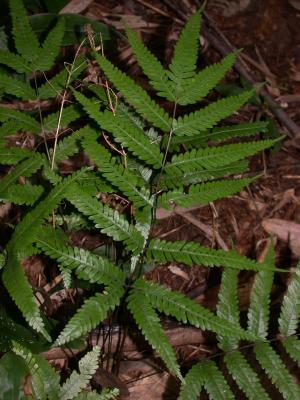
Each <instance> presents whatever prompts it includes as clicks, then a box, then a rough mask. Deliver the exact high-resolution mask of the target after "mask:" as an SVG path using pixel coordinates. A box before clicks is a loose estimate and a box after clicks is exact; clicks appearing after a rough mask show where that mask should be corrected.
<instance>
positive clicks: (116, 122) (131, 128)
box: [74, 92, 162, 168]
mask: <svg viewBox="0 0 300 400" xmlns="http://www.w3.org/2000/svg"><path fill="white" fill-rule="evenodd" d="M74 94H75V97H76V98H77V100H78V101H79V102H80V103H81V104H82V105H83V107H84V109H85V111H86V112H87V113H88V114H89V115H90V116H91V117H92V118H93V119H94V120H95V121H96V122H97V123H98V124H99V125H100V126H101V127H102V128H103V129H106V130H107V131H108V132H110V133H112V134H113V135H114V138H115V140H116V141H117V142H120V143H121V144H122V146H124V147H127V148H128V149H129V150H130V151H131V152H132V153H133V154H134V155H136V156H137V157H139V158H140V159H141V160H143V161H145V162H147V163H148V164H150V165H154V167H156V168H158V167H159V166H160V165H161V162H162V154H161V153H160V151H159V148H158V146H155V145H154V144H152V143H151V142H150V140H149V139H148V138H147V137H146V135H145V133H144V132H143V130H142V129H140V128H139V127H137V126H136V124H134V123H133V122H131V120H130V119H129V118H126V119H124V114H123V116H122V114H121V115H119V113H117V114H116V115H114V116H112V114H111V113H110V112H108V111H107V112H104V113H100V112H99V109H98V106H97V105H96V104H95V103H93V102H92V101H91V100H89V99H88V98H86V97H85V96H84V95H82V94H81V93H79V92H75V93H74Z"/></svg>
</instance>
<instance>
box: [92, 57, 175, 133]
mask: <svg viewBox="0 0 300 400" xmlns="http://www.w3.org/2000/svg"><path fill="white" fill-rule="evenodd" d="M94 55H95V58H96V61H97V62H98V64H99V65H100V67H101V68H102V69H103V71H104V73H105V75H106V76H107V77H108V78H109V79H110V80H111V81H112V83H113V84H114V85H115V86H116V87H117V89H118V90H120V91H121V93H122V94H123V96H124V97H125V98H126V100H127V101H128V103H130V104H131V105H132V107H134V108H135V109H136V110H137V111H138V113H139V114H141V115H142V116H143V117H144V118H145V119H146V120H147V121H149V122H151V123H152V124H153V125H154V126H155V127H157V128H160V129H162V130H163V131H164V132H169V131H170V130H171V126H172V119H171V118H170V116H169V115H168V114H167V113H166V111H165V110H164V109H162V108H161V107H160V106H159V105H158V104H157V103H155V101H154V100H152V99H151V97H150V96H149V95H148V93H147V92H145V91H144V90H143V89H142V88H141V87H140V86H138V85H137V84H136V83H134V81H133V80H132V79H131V78H129V77H128V76H127V75H126V74H124V73H123V72H121V71H120V70H119V69H118V68H116V67H115V66H114V65H113V64H112V63H111V62H110V61H108V60H107V59H106V58H104V57H102V56H101V55H99V54H97V53H94Z"/></svg>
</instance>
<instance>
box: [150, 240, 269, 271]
mask: <svg viewBox="0 0 300 400" xmlns="http://www.w3.org/2000/svg"><path fill="white" fill-rule="evenodd" d="M147 256H148V257H149V259H152V260H157V261H159V262H163V263H164V262H167V261H176V262H178V263H183V264H186V265H190V266H191V265H195V264H196V265H204V266H207V267H212V266H215V267H219V266H224V267H228V268H237V269H248V270H254V271H259V270H260V269H264V270H265V269H266V270H268V269H272V270H274V268H270V267H269V266H268V265H264V264H259V263H257V262H256V261H253V260H250V259H249V258H246V257H244V256H241V255H239V254H238V253H236V252H234V251H224V250H215V249H209V248H206V247H202V246H200V245H199V244H198V243H193V242H184V241H176V242H167V241H165V240H158V239H153V240H152V241H151V242H150V243H149V246H148V251H147Z"/></svg>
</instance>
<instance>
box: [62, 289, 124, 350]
mask: <svg viewBox="0 0 300 400" xmlns="http://www.w3.org/2000/svg"><path fill="white" fill-rule="evenodd" d="M122 295H123V288H120V287H118V286H115V287H110V288H109V289H106V290H105V292H104V293H97V294H95V295H94V296H92V297H90V298H89V299H87V300H86V301H85V302H84V303H83V305H82V306H81V308H80V309H79V310H78V311H77V312H76V314H75V315H74V316H73V317H72V318H71V320H70V321H69V322H68V323H67V325H66V326H65V328H64V329H63V331H62V332H61V333H60V334H59V336H58V338H57V339H56V341H55V345H57V346H62V345H63V344H65V343H68V342H70V341H71V340H74V339H77V338H80V337H82V336H83V335H85V334H86V333H88V332H90V331H91V330H92V329H94V328H96V326H97V325H98V324H99V323H100V322H101V321H103V320H104V319H105V318H106V316H107V313H108V311H109V310H113V309H114V308H115V307H116V306H117V305H118V304H119V302H120V298H121V297H122Z"/></svg>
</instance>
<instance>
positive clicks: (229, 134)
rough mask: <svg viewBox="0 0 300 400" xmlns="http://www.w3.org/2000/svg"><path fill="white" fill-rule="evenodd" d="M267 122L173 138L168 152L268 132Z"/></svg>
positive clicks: (248, 123) (165, 140)
mask: <svg viewBox="0 0 300 400" xmlns="http://www.w3.org/2000/svg"><path fill="white" fill-rule="evenodd" d="M268 124H269V123H268V122H267V121H257V122H247V123H241V124H237V125H230V126H223V127H219V128H214V129H212V130H208V131H206V132H201V133H197V134H196V135H192V136H173V138H172V143H171V146H170V151H172V152H179V151H180V149H181V146H184V148H185V149H186V150H190V149H193V148H199V147H203V146H206V145H207V143H208V142H218V141H224V140H227V139H230V138H234V137H247V136H253V135H256V134H257V133H260V132H267V131H268ZM167 142H168V140H167V137H166V136H165V137H164V138H163V142H162V147H163V148H164V149H165V148H166V146H167Z"/></svg>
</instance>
